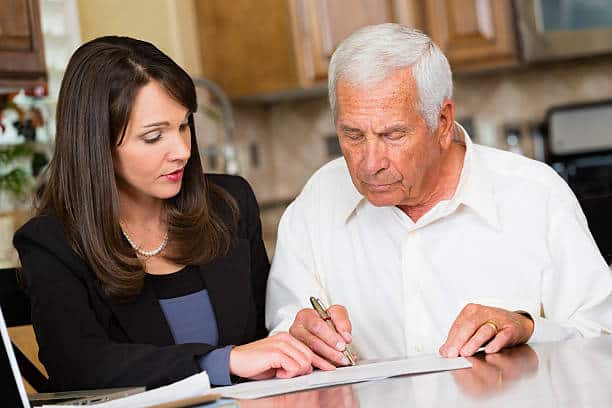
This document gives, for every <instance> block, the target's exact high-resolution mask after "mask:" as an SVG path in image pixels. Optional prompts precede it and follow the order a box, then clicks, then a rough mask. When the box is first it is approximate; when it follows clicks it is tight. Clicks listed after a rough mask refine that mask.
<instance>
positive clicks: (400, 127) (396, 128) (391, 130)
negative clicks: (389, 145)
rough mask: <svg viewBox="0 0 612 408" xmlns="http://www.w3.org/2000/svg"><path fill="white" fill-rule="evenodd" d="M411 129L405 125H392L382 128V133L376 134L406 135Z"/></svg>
mask: <svg viewBox="0 0 612 408" xmlns="http://www.w3.org/2000/svg"><path fill="white" fill-rule="evenodd" d="M411 130H412V128H411V127H410V126H406V125H392V126H389V127H387V128H384V129H383V130H382V131H380V132H378V133H379V134H383V135H384V134H389V133H395V132H401V133H407V132H410V131H411Z"/></svg>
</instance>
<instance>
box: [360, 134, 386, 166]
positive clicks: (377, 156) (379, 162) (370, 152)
mask: <svg viewBox="0 0 612 408" xmlns="http://www.w3.org/2000/svg"><path fill="white" fill-rule="evenodd" d="M364 148H365V152H364V154H365V158H364V161H363V163H364V164H363V170H365V172H366V173H367V174H368V175H374V174H377V173H378V172H380V171H381V170H384V169H386V168H387V167H389V160H387V154H386V153H387V150H386V146H385V144H384V143H383V142H382V141H380V140H379V138H378V137H376V136H373V137H368V138H367V140H366V143H365V147H364Z"/></svg>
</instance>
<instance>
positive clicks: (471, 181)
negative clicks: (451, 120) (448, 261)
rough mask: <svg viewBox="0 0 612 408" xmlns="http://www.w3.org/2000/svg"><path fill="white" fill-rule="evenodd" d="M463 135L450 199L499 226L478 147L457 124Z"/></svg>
mask: <svg viewBox="0 0 612 408" xmlns="http://www.w3.org/2000/svg"><path fill="white" fill-rule="evenodd" d="M457 126H459V128H460V129H461V131H462V132H463V135H464V140H465V157H464V159H463V169H462V170H461V176H460V179H459V185H458V186H457V190H456V192H455V194H454V196H453V198H452V199H451V203H454V204H455V205H456V206H459V205H460V204H463V205H465V206H467V207H469V208H471V209H472V210H474V211H475V212H476V214H478V215H479V216H480V217H482V218H483V219H484V220H485V221H486V222H487V223H488V224H489V225H491V226H492V227H494V228H499V227H500V223H499V215H498V212H497V205H496V203H495V194H494V186H493V181H492V180H491V177H490V176H489V169H488V168H486V166H485V164H484V163H482V159H481V157H480V155H479V152H478V147H477V146H476V145H474V143H473V142H472V139H470V136H469V135H468V133H467V131H466V130H465V129H464V128H463V127H462V126H461V125H459V124H457Z"/></svg>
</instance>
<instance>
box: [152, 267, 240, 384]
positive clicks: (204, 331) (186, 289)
mask: <svg viewBox="0 0 612 408" xmlns="http://www.w3.org/2000/svg"><path fill="white" fill-rule="evenodd" d="M147 278H148V279H150V280H151V282H152V283H153V288H154V290H155V293H156V294H157V299H158V300H159V304H160V306H161V308H162V311H163V313H164V316H165V317H166V320H167V321H168V326H170V331H171V332H172V336H173V337H174V341H175V343H176V344H185V343H206V344H210V345H212V346H218V345H219V330H218V328H217V319H216V317H215V311H214V310H213V307H212V304H211V302H210V298H209V296H208V291H207V290H206V283H205V282H204V280H203V279H202V278H201V276H200V274H199V271H198V268H197V267H196V266H191V265H189V266H186V267H184V268H183V269H181V270H179V271H177V272H174V273H171V274H168V275H147ZM232 348H233V346H232V345H229V346H225V347H221V348H218V349H216V350H213V351H211V352H210V353H208V354H206V355H205V356H202V357H201V358H200V360H199V364H200V367H201V368H202V370H206V372H207V373H208V378H209V379H210V383H211V384H213V385H231V380H230V373H229V354H230V352H231V350H232Z"/></svg>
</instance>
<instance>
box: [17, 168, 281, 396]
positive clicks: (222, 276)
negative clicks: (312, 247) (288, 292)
mask: <svg viewBox="0 0 612 408" xmlns="http://www.w3.org/2000/svg"><path fill="white" fill-rule="evenodd" d="M207 179H208V182H213V183H215V184H216V185H218V186H220V187H222V188H224V189H225V190H226V191H227V192H229V193H230V194H231V195H232V196H233V197H234V198H235V200H236V202H237V203H238V207H239V211H240V221H239V224H238V231H237V232H238V234H237V235H238V240H237V243H236V245H234V246H233V247H232V248H231V250H230V251H229V253H228V254H227V255H225V256H223V257H220V258H217V259H214V260H213V261H211V262H209V263H207V264H205V265H201V266H200V273H201V274H202V277H203V279H204V281H205V282H206V286H207V289H208V292H209V296H210V299H211V302H212V305H213V309H214V311H215V316H216V319H217V325H218V328H219V346H218V347H223V346H225V345H229V344H233V345H239V344H244V343H248V342H251V341H253V340H256V339H259V338H263V337H265V336H266V335H267V332H266V329H265V324H264V305H265V291H266V282H267V277H268V272H269V269H270V263H269V261H268V257H267V255H266V250H265V248H264V245H263V241H262V238H261V222H260V220H259V208H258V206H257V202H256V201H255V196H254V194H253V191H252V190H251V188H250V186H249V185H248V183H247V182H246V181H245V180H244V179H242V178H240V177H236V176H227V175H207ZM220 212H221V214H224V215H223V217H224V218H227V216H228V215H229V212H228V211H227V209H225V211H220ZM228 222H229V221H228ZM14 245H15V247H16V248H17V251H18V252H19V257H20V259H21V264H22V270H23V273H24V274H25V281H26V286H27V292H28V294H29V296H30V302H31V307H32V321H33V325H34V330H35V333H36V338H37V340H38V345H39V347H40V351H39V357H40V360H41V362H42V363H43V364H44V365H45V368H46V369H47V372H48V374H49V387H48V388H49V390H53V391H60V390H76V389H91V388H104V387H123V386H147V387H149V388H151V387H157V386H160V385H164V384H168V383H171V382H174V381H177V380H180V379H182V378H185V377H187V376H190V375H192V374H195V373H198V372H200V371H201V369H200V366H199V365H198V362H197V360H198V358H199V357H200V356H202V355H204V354H206V353H208V352H210V351H211V350H214V349H215V348H216V347H214V346H211V345H209V344H202V343H193V344H178V345H177V344H174V339H173V337H172V333H171V332H170V328H169V326H168V323H167V321H166V319H165V317H164V315H163V312H162V309H161V307H160V305H159V302H158V300H157V298H156V296H155V293H154V292H153V288H152V285H151V284H150V282H148V280H146V279H145V285H144V288H143V290H142V293H141V294H140V295H138V296H137V297H135V298H134V299H133V300H131V301H129V302H128V303H118V302H114V301H113V300H111V299H110V298H109V297H108V296H107V295H106V294H105V293H104V291H103V290H102V287H101V286H100V284H99V282H98V281H97V279H96V276H95V274H94V273H93V271H92V269H91V267H90V265H89V264H88V263H87V261H85V260H83V259H82V258H81V257H79V256H78V255H77V254H76V253H75V252H74V251H73V250H72V249H71V248H70V246H69V244H68V241H67V239H66V236H65V234H64V229H63V226H62V225H61V224H60V222H59V220H58V219H57V218H56V217H53V216H48V215H46V216H39V217H35V218H33V219H32V220H30V221H29V222H28V223H27V224H25V225H24V226H23V227H22V228H21V229H20V230H19V231H17V233H16V234H15V237H14Z"/></svg>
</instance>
